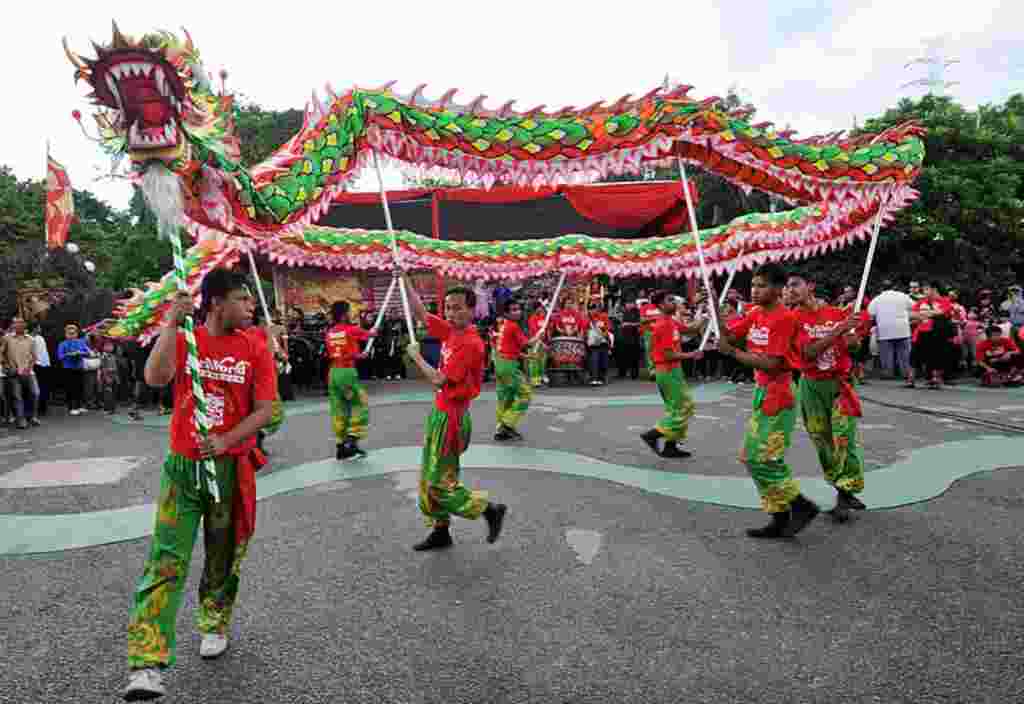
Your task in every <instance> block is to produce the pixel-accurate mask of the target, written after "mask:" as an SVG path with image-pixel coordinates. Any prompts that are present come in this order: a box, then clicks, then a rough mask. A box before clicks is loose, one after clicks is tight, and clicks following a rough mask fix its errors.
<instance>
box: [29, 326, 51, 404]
mask: <svg viewBox="0 0 1024 704" xmlns="http://www.w3.org/2000/svg"><path fill="white" fill-rule="evenodd" d="M32 339H33V341H34V342H35V347H34V349H35V353H36V367H35V372H36V382H37V383H38V384H39V400H38V404H39V411H38V413H37V415H40V416H45V415H46V411H47V407H48V406H49V401H50V384H51V383H52V382H51V379H50V350H49V348H47V346H46V340H45V339H44V338H43V332H42V330H41V329H40V328H39V326H38V325H37V326H36V327H35V328H34V329H33V330H32Z"/></svg>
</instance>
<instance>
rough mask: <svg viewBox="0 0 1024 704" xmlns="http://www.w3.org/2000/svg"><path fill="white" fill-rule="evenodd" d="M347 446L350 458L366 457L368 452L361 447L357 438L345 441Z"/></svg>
mask: <svg viewBox="0 0 1024 704" xmlns="http://www.w3.org/2000/svg"><path fill="white" fill-rule="evenodd" d="M345 445H346V446H347V447H348V452H349V457H366V450H364V449H363V448H361V447H359V440H358V439H357V438H352V437H350V438H349V439H348V440H346V441H345Z"/></svg>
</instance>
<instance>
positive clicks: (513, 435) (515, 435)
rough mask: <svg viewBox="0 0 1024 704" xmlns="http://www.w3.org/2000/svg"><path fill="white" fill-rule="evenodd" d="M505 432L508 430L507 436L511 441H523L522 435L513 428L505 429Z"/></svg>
mask: <svg viewBox="0 0 1024 704" xmlns="http://www.w3.org/2000/svg"><path fill="white" fill-rule="evenodd" d="M507 430H508V434H509V435H510V436H511V439H512V440H522V439H523V436H522V434H521V433H520V432H519V431H518V430H516V429H515V428H507Z"/></svg>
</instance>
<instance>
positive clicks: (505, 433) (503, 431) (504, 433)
mask: <svg viewBox="0 0 1024 704" xmlns="http://www.w3.org/2000/svg"><path fill="white" fill-rule="evenodd" d="M494 439H495V440H497V441H498V442H505V441H506V440H515V436H514V435H513V434H512V430H511V428H506V427H505V426H504V425H503V426H501V428H499V429H498V432H496V433H495V434H494Z"/></svg>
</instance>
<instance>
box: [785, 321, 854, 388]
mask: <svg viewBox="0 0 1024 704" xmlns="http://www.w3.org/2000/svg"><path fill="white" fill-rule="evenodd" d="M793 315H794V316H796V321H797V326H798V331H797V344H796V354H795V355H794V359H795V360H796V363H797V364H799V368H800V370H801V371H802V373H803V375H804V376H806V377H807V378H808V379H844V378H846V376H847V375H848V374H849V373H850V370H851V369H852V368H853V360H852V359H851V358H850V351H849V349H848V347H847V344H846V337H845V336H843V337H840V338H839V339H838V340H836V342H835V344H834V345H832V346H831V347H829V348H827V349H825V350H823V351H822V353H821V354H819V355H818V358H817V359H815V360H814V361H813V362H812V361H808V360H806V359H804V355H803V353H804V350H805V349H806V348H807V346H808V345H810V344H811V343H812V342H817V341H818V340H821V339H824V338H826V337H828V336H829V335H831V334H832V331H833V330H835V329H836V328H837V327H838V326H839V324H840V323H841V322H843V321H844V320H846V319H847V318H848V317H849V315H850V314H849V313H848V312H847V311H844V310H840V309H839V308H833V307H832V306H822V307H821V308H818V309H817V310H806V309H803V308H800V309H797V310H795V311H793Z"/></svg>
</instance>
